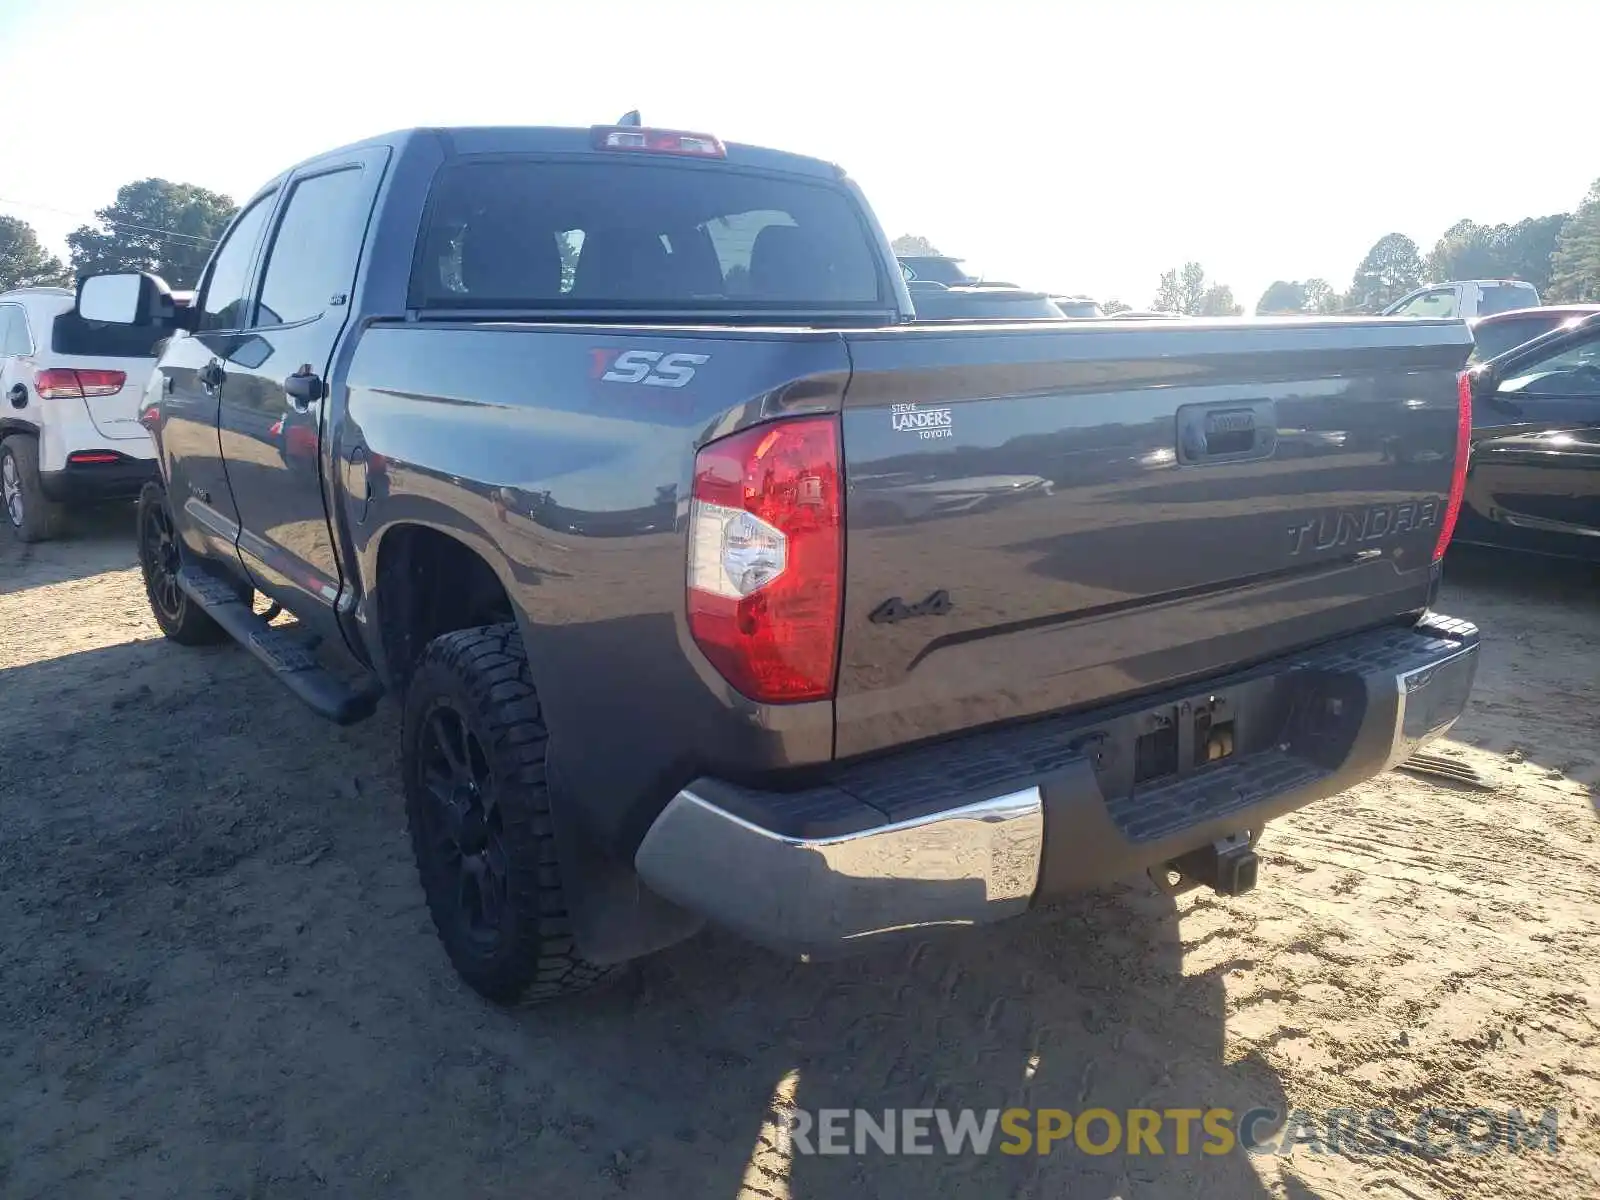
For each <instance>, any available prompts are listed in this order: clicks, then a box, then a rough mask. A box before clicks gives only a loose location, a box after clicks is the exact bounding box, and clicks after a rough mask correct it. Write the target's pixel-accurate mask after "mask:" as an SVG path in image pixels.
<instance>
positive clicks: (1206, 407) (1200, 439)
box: [1177, 400, 1278, 464]
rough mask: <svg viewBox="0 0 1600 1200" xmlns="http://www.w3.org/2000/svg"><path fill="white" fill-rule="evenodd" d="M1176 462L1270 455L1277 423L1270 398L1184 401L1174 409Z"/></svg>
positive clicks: (1276, 443) (1237, 460)
mask: <svg viewBox="0 0 1600 1200" xmlns="http://www.w3.org/2000/svg"><path fill="white" fill-rule="evenodd" d="M1177 418H1178V461H1179V462H1180V463H1184V464H1194V463H1222V462H1241V461H1247V460H1250V459H1257V458H1271V457H1272V456H1273V455H1274V454H1275V453H1277V450H1278V425H1277V418H1276V415H1275V411H1274V405H1273V402H1272V401H1271V400H1243V401H1223V402H1221V403H1212V404H1186V405H1184V406H1183V407H1181V408H1180V409H1178V414H1177Z"/></svg>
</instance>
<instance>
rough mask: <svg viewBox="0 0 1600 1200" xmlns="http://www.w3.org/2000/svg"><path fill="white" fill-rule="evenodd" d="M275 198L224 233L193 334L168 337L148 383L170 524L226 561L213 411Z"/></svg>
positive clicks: (231, 516)
mask: <svg viewBox="0 0 1600 1200" xmlns="http://www.w3.org/2000/svg"><path fill="white" fill-rule="evenodd" d="M277 198H278V194H277V192H276V191H275V190H274V191H269V192H266V193H264V194H263V195H261V196H258V197H256V199H255V200H254V201H252V202H251V204H250V206H249V207H248V208H246V209H245V210H244V212H242V213H240V214H239V216H238V217H237V218H236V219H235V220H234V222H233V224H232V226H231V227H230V228H229V229H228V232H227V233H226V234H225V235H223V239H222V242H221V244H220V245H219V246H218V247H217V249H216V252H215V253H214V254H212V256H211V262H210V265H209V266H208V267H207V268H206V273H205V276H204V277H203V278H202V279H201V281H200V288H199V291H198V293H197V294H196V296H195V310H196V315H195V320H196V325H195V331H194V333H192V334H188V333H177V334H174V335H173V337H172V342H171V344H170V345H169V347H168V349H167V352H166V353H165V354H164V355H162V357H161V360H160V364H159V366H158V367H157V369H156V376H157V377H156V378H155V379H154V380H153V381H152V387H153V389H154V390H153V392H152V393H151V394H152V395H153V396H154V397H156V398H158V399H159V401H160V404H159V407H158V409H157V413H158V420H159V422H160V424H159V437H160V440H159V443H158V444H159V445H160V447H161V455H162V458H163V460H164V462H165V467H166V477H167V499H168V503H169V504H170V505H171V508H172V516H173V520H174V521H175V522H176V523H177V527H178V534H179V536H180V537H181V538H182V539H183V541H184V542H185V543H186V544H187V545H188V546H189V548H190V549H191V550H193V551H195V552H197V553H198V554H201V555H203V556H206V557H212V558H220V557H230V556H232V555H233V554H234V552H235V551H234V545H235V543H236V541H237V540H238V533H239V518H238V513H237V512H236V511H235V509H234V506H233V496H232V494H231V492H230V491H229V490H228V477H227V474H226V472H225V471H224V470H223V466H222V458H221V455H220V453H219V450H218V444H217V411H218V406H219V405H220V403H221V400H222V393H223V390H224V388H225V387H226V385H227V383H228V376H229V372H230V371H232V370H233V369H234V366H233V363H232V361H231V358H232V354H233V352H234V350H235V349H237V348H238V346H239V345H240V344H241V343H242V342H243V341H244V340H245V335H244V334H243V333H242V332H241V330H242V327H243V326H244V324H245V316H244V308H245V291H246V288H247V287H248V285H249V282H250V269H251V267H252V266H253V265H254V263H255V254H256V250H257V248H258V244H259V243H260V241H261V233H262V231H263V230H264V229H265V228H266V223H267V218H268V216H270V215H271V213H272V207H273V205H274V203H276V201H277Z"/></svg>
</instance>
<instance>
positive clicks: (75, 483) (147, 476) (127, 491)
mask: <svg viewBox="0 0 1600 1200" xmlns="http://www.w3.org/2000/svg"><path fill="white" fill-rule="evenodd" d="M103 453H107V454H112V453H114V454H116V455H117V457H116V458H115V459H114V460H113V461H111V462H90V463H75V462H72V461H71V460H70V459H69V460H68V461H67V464H66V466H64V467H62V468H61V469H60V470H59V471H41V472H40V473H39V486H40V487H41V488H43V489H44V494H45V495H46V496H48V497H49V498H50V499H52V500H55V501H57V502H59V503H62V504H87V503H93V502H95V501H98V500H121V499H127V498H129V497H132V496H137V495H138V494H139V489H140V488H142V487H144V485H145V484H147V483H149V482H150V481H151V480H152V479H155V478H156V477H157V467H156V460H155V459H153V458H131V457H129V456H128V455H126V454H122V453H120V452H117V451H109V450H108V451H104V452H103Z"/></svg>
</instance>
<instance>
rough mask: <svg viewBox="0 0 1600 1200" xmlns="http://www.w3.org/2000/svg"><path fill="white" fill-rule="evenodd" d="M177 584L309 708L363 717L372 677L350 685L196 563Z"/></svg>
mask: <svg viewBox="0 0 1600 1200" xmlns="http://www.w3.org/2000/svg"><path fill="white" fill-rule="evenodd" d="M178 586H179V587H181V588H182V589H183V590H184V593H185V594H186V595H188V597H189V598H190V599H191V600H193V601H194V602H195V603H196V604H198V605H199V606H200V607H201V608H203V609H204V610H205V612H206V615H207V616H208V617H210V618H211V619H212V620H213V621H215V622H216V623H217V624H218V625H220V626H222V628H223V629H224V630H226V631H227V633H228V636H229V637H231V638H233V640H234V641H236V642H238V643H239V644H240V645H241V646H243V647H244V648H245V649H246V650H248V651H250V653H251V654H253V655H255V656H256V657H257V658H258V659H260V660H261V661H262V662H263V663H265V664H266V665H267V667H268V668H270V669H271V671H272V674H273V677H274V678H276V679H277V681H278V682H279V683H281V684H283V686H284V687H286V688H288V689H289V690H290V691H291V692H293V693H294V694H295V695H296V696H298V697H299V698H300V700H301V701H303V702H304V703H305V704H306V705H307V706H309V707H310V708H311V710H312V711H313V712H315V713H317V714H318V715H320V716H323V717H326V718H327V719H328V720H330V721H332V722H333V723H334V724H336V725H353V724H355V723H356V722H357V721H364V720H366V719H367V718H368V717H370V716H371V715H372V714H373V711H374V710H375V709H376V708H377V707H378V700H379V699H380V698H381V697H382V696H383V688H382V687H381V686H380V685H379V684H378V682H377V680H375V679H374V680H372V681H371V682H370V683H369V684H367V685H366V686H364V687H352V686H351V685H349V684H347V683H345V682H344V681H343V680H342V679H339V678H338V677H337V676H336V675H334V674H333V673H332V672H330V671H329V670H328V669H327V668H326V667H324V666H323V665H322V664H321V663H319V662H318V661H317V657H316V655H315V654H313V653H311V651H310V650H309V649H307V648H306V646H305V645H304V644H303V643H302V642H300V641H298V640H296V639H295V638H293V637H291V636H290V635H289V634H287V633H285V632H284V631H283V630H281V629H275V628H273V627H272V626H271V625H269V624H268V623H267V621H266V618H264V617H262V616H260V615H258V614H257V613H255V612H254V611H252V610H251V608H250V606H249V605H248V604H246V603H245V602H244V601H243V600H242V599H241V598H240V596H239V593H238V591H236V590H235V589H234V587H233V585H232V584H230V583H227V582H225V581H223V580H221V579H218V578H217V577H216V576H215V575H212V574H211V573H210V572H209V571H206V570H204V569H203V568H200V567H195V566H187V567H184V568H183V569H182V570H180V571H179V572H178Z"/></svg>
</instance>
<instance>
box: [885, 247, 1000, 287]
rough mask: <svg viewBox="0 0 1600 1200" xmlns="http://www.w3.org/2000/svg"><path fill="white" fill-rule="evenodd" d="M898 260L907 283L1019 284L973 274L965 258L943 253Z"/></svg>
mask: <svg viewBox="0 0 1600 1200" xmlns="http://www.w3.org/2000/svg"><path fill="white" fill-rule="evenodd" d="M896 261H898V262H899V264H900V274H901V275H902V276H904V278H905V281H906V282H907V283H942V284H944V286H945V287H969V288H976V287H986V288H1010V287H1016V286H1017V285H1016V284H1014V283H1003V282H1001V281H999V280H993V279H985V278H984V277H983V276H982V275H973V274H971V273H970V272H969V271H968V270H967V269H966V267H965V266H964V265H963V264H964V263H965V262H966V261H967V260H966V259H964V258H949V257H947V256H945V255H943V254H902V255H900V256H899V257H898V258H897V260H896Z"/></svg>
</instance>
